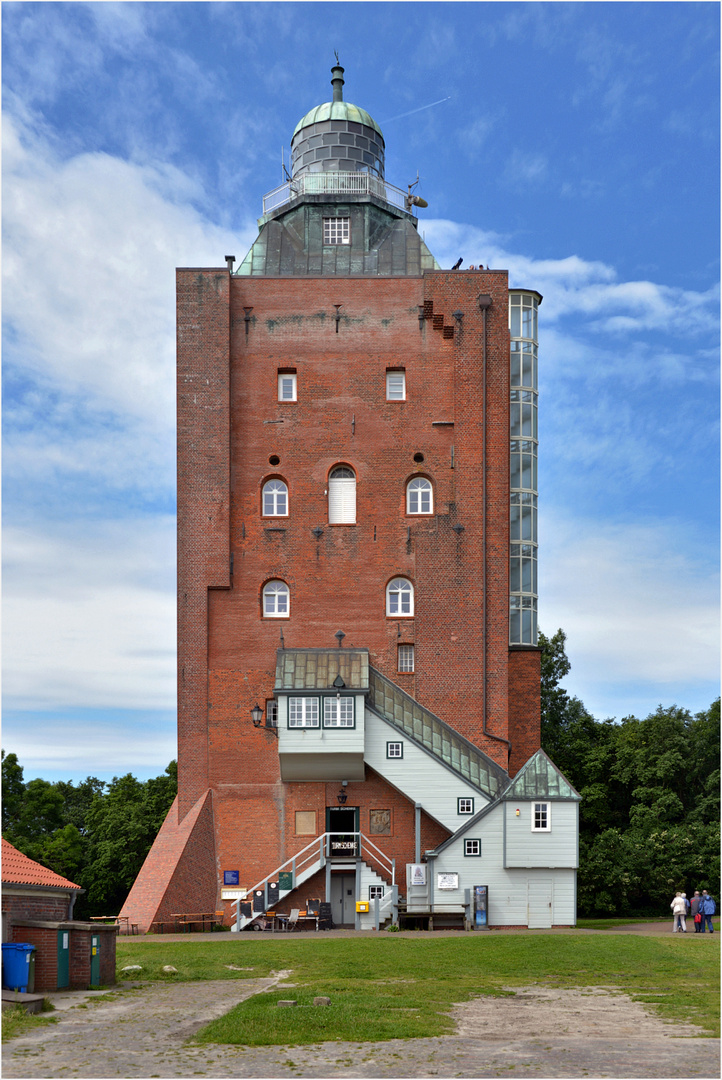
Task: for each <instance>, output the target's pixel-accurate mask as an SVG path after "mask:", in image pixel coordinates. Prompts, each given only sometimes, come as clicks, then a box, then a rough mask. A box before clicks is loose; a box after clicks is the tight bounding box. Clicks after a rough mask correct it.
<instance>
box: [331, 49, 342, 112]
mask: <svg viewBox="0 0 722 1080" xmlns="http://www.w3.org/2000/svg"><path fill="white" fill-rule="evenodd" d="M334 56H335V57H336V63H335V64H334V66H333V67H332V68H331V74H332V75H333V78H332V79H331V86H332V87H333V99H332V100H333V101H343V84H344V78H343V68H342V67H341V65H340V64H339V62H338V53H337V52H336V51H335V50H334Z"/></svg>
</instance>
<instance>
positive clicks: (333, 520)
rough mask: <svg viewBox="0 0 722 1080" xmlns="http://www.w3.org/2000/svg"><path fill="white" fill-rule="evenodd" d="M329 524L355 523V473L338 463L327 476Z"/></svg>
mask: <svg viewBox="0 0 722 1080" xmlns="http://www.w3.org/2000/svg"><path fill="white" fill-rule="evenodd" d="M328 523H329V525H355V524H356V474H355V472H354V471H353V469H349V467H348V465H339V466H338V468H336V469H334V470H333V472H332V473H331V475H330V476H329V478H328Z"/></svg>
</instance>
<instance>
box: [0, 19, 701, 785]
mask: <svg viewBox="0 0 722 1080" xmlns="http://www.w3.org/2000/svg"><path fill="white" fill-rule="evenodd" d="M2 16H3V84H4V89H3V107H4V122H3V209H4V241H3V277H4V283H3V360H4V364H3V367H4V455H3V463H4V542H3V552H4V621H3V633H4V644H3V656H4V726H3V746H4V747H5V749H6V751H14V752H15V753H17V754H18V756H19V758H20V760H21V762H22V763H23V764H24V766H25V770H26V773H25V774H26V777H27V778H29V777H31V776H36V775H39V776H44V777H46V778H47V779H56V778H65V779H68V778H73V779H76V780H77V779H82V778H84V777H85V776H86V775H88V774H91V775H95V776H98V777H100V778H109V777H111V776H113V775H118V774H122V773H125V772H128V771H130V772H133V773H134V774H135V775H136V776H139V777H146V776H151V775H156V774H158V773H160V772H162V771H163V769H164V768H165V766H166V764H167V763H168V761H169V760H170V759H171V758H172V757H173V756H175V726H174V716H175V594H174V574H175V566H174V558H175V535H174V529H175V525H174V509H175V504H174V452H175V448H174V431H175V428H174V268H175V267H176V266H219V265H221V266H222V265H225V264H224V256H225V255H226V254H231V253H233V254H235V255H236V256H237V257H238V258H239V259H241V258H242V257H243V256H244V255H245V253H246V251H247V250H248V248H249V247H250V244H251V243H252V241H253V239H254V237H255V235H256V218H257V217H258V216H259V214H260V213H261V197H262V195H263V194H264V192H267V191H269V190H270V189H272V188H273V187H275V186H276V185H277V184H279V183H280V179H281V165H280V162H281V152H282V147H285V149H286V154H287V155H288V147H289V143H290V137H291V133H292V131H293V129H294V127H295V125H296V123H297V121H298V120H299V119H300V117H301V116H302V115H304V114H305V113H306V112H307V110H308V109H310V108H311V107H312V106H314V105H317V104H320V103H321V102H323V101H327V100H329V98H330V67H331V65H332V63H333V60H334V56H333V51H334V49H336V50H338V52H339V56H340V60H341V63H342V64H343V65H344V67H345V69H346V86H345V97H346V99H347V100H349V101H352V102H354V103H355V104H357V105H360V106H362V107H363V108H365V109H367V110H368V111H369V112H370V113H371V115H372V116H373V117H374V119H375V120H376V121H377V122H378V123H379V124H380V126H381V127H382V129H383V131H384V135H385V138H386V147H387V158H386V166H387V168H386V175H387V178H388V179H389V180H390V181H391V182H392V183H395V184H397V185H398V186H401V187H403V186H405V185H406V184H407V183H409V182H410V181H412V180H413V179H415V177H416V173H417V170H418V172H419V175H420V178H421V182H420V186H419V191H420V193H421V194H422V195H423V196H424V198H425V199H427V201H428V203H429V208H428V210H425V211H420V215H419V216H420V229H422V230H423V232H424V234H425V238H426V241H427V244H428V245H429V247H430V248H431V250H432V251H433V252H434V254H435V255H436V257H437V259H438V260H439V261H440V263H441V265H442V266H445V267H449V266H451V265H452V264H453V263H454V262H455V261H456V259H457V258H458V257H459V256H462V257H463V258H464V260H465V264H466V265H468V264H470V263H479V262H481V263H484V264H485V265H492V266H494V267H508V268H509V270H510V276H511V284H512V285H516V286H524V287H529V288H536V289H538V290H539V291H540V292H541V293H543V295H544V302H543V304H542V307H541V310H540V339H541V344H540V365H539V366H540V489H541V493H540V623H541V626H542V628H543V629H544V630H545V632H547V633H553V632H554V631H555V630H556V629H557V627H559V626H561V627H563V628H564V629H565V630H566V632H567V634H568V654H569V657H570V659H571V661H572V665H573V666H572V672H571V674H570V676H569V677H568V678H567V680H566V686H567V689H568V690H569V691H570V692H571V693H574V694H577V695H578V696H579V697H580V698H581V699H582V700H583V701H584V702H585V704H586V705H587V707H588V708H589V709H590V711H592V712H593V713H594V715H596V716H598V717H600V718H602V717H607V716H610V717H618V718H621V717H622V716H626V715H630V714H634V715H637V716H645V715H647V713H649V712H650V711H652V710H654V709H655V708H656V706H657V704H659V703H662V704H665V705H668V704H674V703H676V704H678V705H680V706H685V707H687V708H689V709H691V710H692V711H693V712H695V711H698V710H700V709H703V708H706V707H707V706H708V705H709V704H710V702H711V701H712V700H713V698H714V697H716V696H717V693H718V656H719V640H718V595H719V586H718V554H719V539H718V535H719V534H718V520H719V516H718V515H719V507H718V493H719V482H718V457H719V454H718V446H719V429H718V403H719V389H718V374H719V359H718V342H719V235H720V225H719V171H718V163H719V140H718V133H719V55H718V51H719V7H718V5H717V4H716V3H700V4H695V3H642V4H634V3H629V4H628V3H611V4H606V3H581V4H573V3H553V4H545V3H530V4H526V3H521V4H517V3H491V4H480V3H463V4H456V3H443V4H437V3H425V4H396V3H378V4H363V3H358V4H357V3H328V4H315V3H304V4H294V3H288V4H286V3H278V4H254V3H208V4H204V3H201V4H196V3H159V4H142V3H138V4H136V3H119V4H113V3H101V4H92V3H87V4H86V3H79V4H74V3H59V4H56V3H40V4H35V3H4V4H3V6H2ZM442 99H446V100H443V101H442ZM434 102H441V103H440V104H432V103H434ZM427 106H429V107H427Z"/></svg>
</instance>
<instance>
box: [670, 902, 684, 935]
mask: <svg viewBox="0 0 722 1080" xmlns="http://www.w3.org/2000/svg"><path fill="white" fill-rule="evenodd" d="M669 906H670V907H671V909H672V915H673V919H672V933H673V934H676V933H677V931H678V930H679V931H681V933H683V934H686V933H687V901H686V899H685V898H684V896H682V893H679V892H678V893H677V894H676V895H675V897H674V900H673V901H672V903H671V904H670V905H669Z"/></svg>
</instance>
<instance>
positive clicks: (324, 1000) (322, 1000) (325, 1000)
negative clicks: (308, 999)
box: [313, 997, 331, 1005]
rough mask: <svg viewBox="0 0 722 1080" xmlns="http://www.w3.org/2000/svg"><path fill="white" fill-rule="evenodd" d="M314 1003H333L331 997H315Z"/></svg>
mask: <svg viewBox="0 0 722 1080" xmlns="http://www.w3.org/2000/svg"><path fill="white" fill-rule="evenodd" d="M313 1003H314V1005H330V1004H331V998H330V997H316V998H314V999H313Z"/></svg>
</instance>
